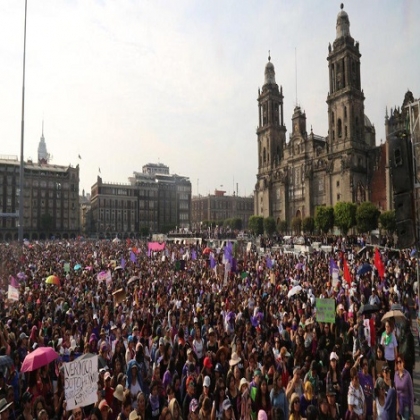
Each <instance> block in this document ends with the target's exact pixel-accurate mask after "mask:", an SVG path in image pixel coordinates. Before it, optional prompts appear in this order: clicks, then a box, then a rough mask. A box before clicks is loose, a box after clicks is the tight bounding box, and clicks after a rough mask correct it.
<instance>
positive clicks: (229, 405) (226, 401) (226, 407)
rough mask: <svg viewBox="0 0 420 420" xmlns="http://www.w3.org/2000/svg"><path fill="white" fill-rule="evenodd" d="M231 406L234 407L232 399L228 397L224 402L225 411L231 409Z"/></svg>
mask: <svg viewBox="0 0 420 420" xmlns="http://www.w3.org/2000/svg"><path fill="white" fill-rule="evenodd" d="M231 407H232V403H231V402H230V399H229V398H226V399H225V400H224V401H223V404H222V408H223V411H226V410H229V408H231Z"/></svg>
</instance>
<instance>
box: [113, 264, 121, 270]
mask: <svg viewBox="0 0 420 420" xmlns="http://www.w3.org/2000/svg"><path fill="white" fill-rule="evenodd" d="M114 270H123V268H122V267H121V266H120V265H117V266H116V267H115V268H114Z"/></svg>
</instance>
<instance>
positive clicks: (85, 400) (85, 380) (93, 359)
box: [63, 353, 98, 410]
mask: <svg viewBox="0 0 420 420" xmlns="http://www.w3.org/2000/svg"><path fill="white" fill-rule="evenodd" d="M63 369H64V395H65V397H66V403H67V410H73V408H75V407H85V406H86V405H90V404H94V403H95V402H96V401H97V399H98V395H97V390H98V355H97V354H92V353H87V354H84V355H83V356H82V357H79V358H77V359H76V360H74V361H73V362H69V363H64V364H63Z"/></svg>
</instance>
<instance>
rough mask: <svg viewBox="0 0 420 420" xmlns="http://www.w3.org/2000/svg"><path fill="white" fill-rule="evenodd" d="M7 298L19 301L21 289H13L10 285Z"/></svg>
mask: <svg viewBox="0 0 420 420" xmlns="http://www.w3.org/2000/svg"><path fill="white" fill-rule="evenodd" d="M7 298H8V299H9V300H13V301H18V300H19V289H17V288H16V287H13V286H11V285H10V284H9V289H8V291H7Z"/></svg>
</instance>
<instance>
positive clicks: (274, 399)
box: [270, 371, 289, 420]
mask: <svg viewBox="0 0 420 420" xmlns="http://www.w3.org/2000/svg"><path fill="white" fill-rule="evenodd" d="M270 402H271V407H272V408H273V409H275V408H279V409H281V410H282V411H283V414H284V418H286V419H287V418H288V417H289V404H288V401H287V397H286V392H285V390H284V387H283V381H282V378H281V373H280V372H279V371H276V372H275V373H274V378H273V388H272V389H271V391H270ZM272 417H273V420H274V415H273V416H272Z"/></svg>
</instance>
